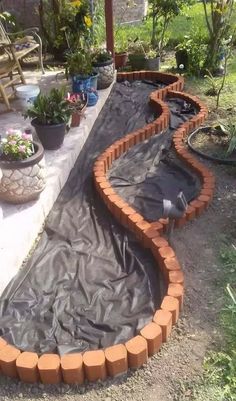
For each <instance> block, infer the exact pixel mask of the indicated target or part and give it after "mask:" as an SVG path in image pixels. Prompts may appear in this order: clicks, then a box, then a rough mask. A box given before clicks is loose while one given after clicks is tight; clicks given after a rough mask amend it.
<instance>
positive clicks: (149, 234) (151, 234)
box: [144, 228, 160, 248]
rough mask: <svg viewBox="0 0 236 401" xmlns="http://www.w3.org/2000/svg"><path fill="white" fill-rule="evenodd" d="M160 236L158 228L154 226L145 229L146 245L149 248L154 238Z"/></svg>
mask: <svg viewBox="0 0 236 401" xmlns="http://www.w3.org/2000/svg"><path fill="white" fill-rule="evenodd" d="M157 237H160V234H159V232H158V231H157V230H155V229H153V228H148V229H147V230H145V231H144V246H145V247H147V248H150V247H151V244H152V239H154V238H157Z"/></svg>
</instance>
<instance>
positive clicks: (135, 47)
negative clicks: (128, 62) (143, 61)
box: [128, 40, 147, 56]
mask: <svg viewBox="0 0 236 401" xmlns="http://www.w3.org/2000/svg"><path fill="white" fill-rule="evenodd" d="M145 48H147V45H146V44H145V43H144V42H142V41H140V40H135V41H133V42H131V43H130V44H129V46H128V51H129V53H130V54H135V55H143V56H145V55H146V51H145Z"/></svg>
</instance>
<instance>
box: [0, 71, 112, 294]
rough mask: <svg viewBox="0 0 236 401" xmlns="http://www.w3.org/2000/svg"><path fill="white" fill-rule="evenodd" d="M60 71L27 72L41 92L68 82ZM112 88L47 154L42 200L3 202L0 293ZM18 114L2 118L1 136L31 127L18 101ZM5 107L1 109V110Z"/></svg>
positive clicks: (31, 241) (32, 239)
mask: <svg viewBox="0 0 236 401" xmlns="http://www.w3.org/2000/svg"><path fill="white" fill-rule="evenodd" d="M59 72H60V71H52V72H51V71H50V72H47V73H46V74H45V75H41V74H40V73H39V72H37V73H32V72H26V74H25V75H26V82H27V83H29V84H30V83H32V84H37V83H38V84H39V86H40V88H41V91H42V92H47V91H48V90H49V89H50V88H52V87H58V86H60V85H65V86H68V87H69V84H68V82H67V81H66V80H65V78H64V77H63V74H62V75H61V74H58V73H59ZM111 89H112V85H111V86H110V87H109V88H108V89H105V90H102V91H99V100H98V103H97V105H96V106H93V107H89V108H87V110H86V112H85V115H86V118H85V119H83V121H82V123H81V124H80V127H78V128H71V129H70V131H69V133H68V134H67V135H66V137H65V141H64V144H63V146H62V147H61V148H60V149H58V150H56V151H45V160H46V175H47V184H46V188H45V189H44V191H43V192H42V193H41V195H40V197H39V199H38V200H37V201H34V202H30V203H27V204H24V205H11V204H7V203H4V202H0V294H1V293H2V292H3V290H4V288H5V287H6V286H7V284H8V283H9V282H10V280H11V279H12V278H13V277H14V276H15V274H16V273H17V271H18V270H19V269H20V267H21V265H22V263H23V261H24V259H25V258H26V257H27V255H28V254H29V252H30V250H31V248H32V246H33V244H34V242H35V240H36V238H37V236H38V234H39V232H40V230H41V228H42V226H43V223H44V221H45V219H46V217H47V215H48V213H49V212H50V210H51V208H52V206H53V204H54V202H55V200H56V199H57V197H58V195H59V193H60V191H61V189H62V188H63V186H64V184H65V182H66V181H67V178H68V176H69V173H70V171H71V169H72V168H73V166H74V163H75V161H76V159H77V157H78V155H79V153H80V152H81V150H82V148H83V146H84V144H85V142H86V139H87V138H88V135H89V133H90V131H91V129H92V127H93V124H94V122H95V120H96V118H97V116H98V114H99V113H100V111H101V109H102V107H103V106H104V104H105V102H106V100H107V98H108V96H109V94H110V91H111ZM12 106H13V108H14V109H15V111H13V112H10V113H5V114H1V115H0V121H1V127H0V134H3V133H4V132H5V131H6V130H7V129H8V128H21V129H25V128H26V127H29V126H30V121H29V120H24V118H23V117H22V110H21V106H20V102H19V100H14V101H12ZM3 109H4V106H3V105H1V106H0V111H2V110H3ZM1 209H2V210H1Z"/></svg>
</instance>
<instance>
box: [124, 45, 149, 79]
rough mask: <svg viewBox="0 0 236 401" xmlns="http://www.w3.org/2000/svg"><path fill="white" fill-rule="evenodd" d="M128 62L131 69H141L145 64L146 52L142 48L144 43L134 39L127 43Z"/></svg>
mask: <svg viewBox="0 0 236 401" xmlns="http://www.w3.org/2000/svg"><path fill="white" fill-rule="evenodd" d="M128 51H129V62H130V65H131V68H132V70H133V71H135V70H143V69H145V66H146V59H147V57H146V52H145V48H144V44H143V43H142V42H141V41H140V40H138V39H135V40H134V41H133V42H132V43H130V44H129V48H128Z"/></svg>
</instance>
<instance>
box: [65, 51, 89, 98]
mask: <svg viewBox="0 0 236 401" xmlns="http://www.w3.org/2000/svg"><path fill="white" fill-rule="evenodd" d="M66 69H67V73H68V74H69V75H70V76H71V79H72V92H73V93H81V92H86V90H87V89H90V88H91V75H92V72H93V67H92V59H91V55H90V53H89V52H88V51H87V52H86V51H85V50H84V49H80V50H78V51H76V52H72V53H69V54H68V55H67V65H66Z"/></svg>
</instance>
